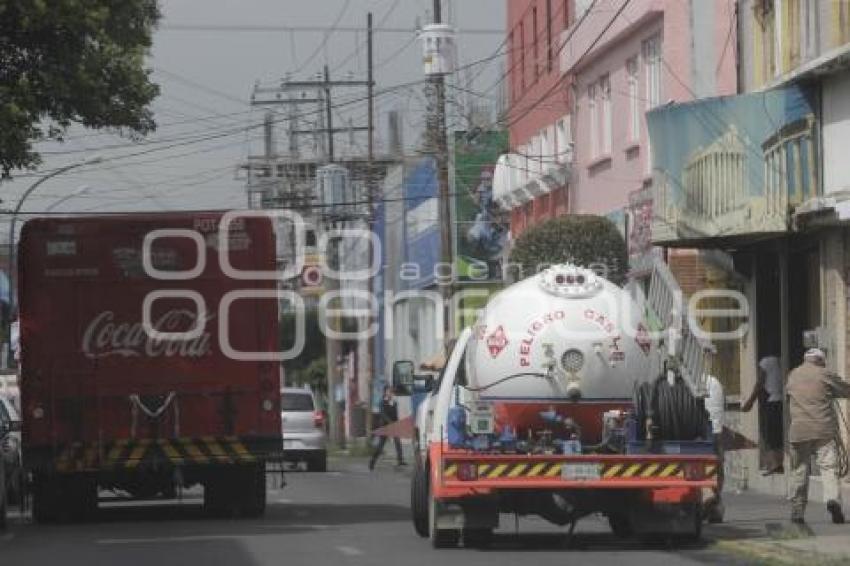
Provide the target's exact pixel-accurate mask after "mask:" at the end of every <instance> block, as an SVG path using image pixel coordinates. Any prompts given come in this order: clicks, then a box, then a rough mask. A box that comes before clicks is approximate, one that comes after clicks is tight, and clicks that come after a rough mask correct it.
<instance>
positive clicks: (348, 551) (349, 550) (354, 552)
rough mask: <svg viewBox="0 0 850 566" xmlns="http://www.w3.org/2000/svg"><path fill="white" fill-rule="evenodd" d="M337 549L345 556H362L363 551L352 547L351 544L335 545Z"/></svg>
mask: <svg viewBox="0 0 850 566" xmlns="http://www.w3.org/2000/svg"><path fill="white" fill-rule="evenodd" d="M336 549H337V550H338V551H340V552H341V553H343V554H345V555H346V556H362V555H363V551H362V550H360V549H359V548H354V547H353V546H338V547H336Z"/></svg>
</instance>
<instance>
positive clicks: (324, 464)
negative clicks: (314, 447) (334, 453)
mask: <svg viewBox="0 0 850 566" xmlns="http://www.w3.org/2000/svg"><path fill="white" fill-rule="evenodd" d="M307 471H308V472H327V471H328V453H327V452H325V451H324V450H321V451H319V453H318V454H316V455H315V456H309V457H308V458H307Z"/></svg>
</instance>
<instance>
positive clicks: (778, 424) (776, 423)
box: [741, 356, 785, 476]
mask: <svg viewBox="0 0 850 566" xmlns="http://www.w3.org/2000/svg"><path fill="white" fill-rule="evenodd" d="M756 400H758V402H759V406H760V407H761V414H760V416H759V429H760V433H761V434H760V435H761V440H762V442H763V443H764V446H765V448H766V452H765V466H764V468H763V469H762V474H763V475H765V476H768V475H770V474H781V473H784V472H785V469H784V467H783V463H782V461H783V458H784V452H785V450H784V447H783V444H784V435H783V429H784V426H785V425H784V423H783V418H782V369H781V368H780V366H779V358H778V357H777V356H765V357H763V358H762V359H761V360H759V367H758V378H757V379H756V384H755V386H754V387H753V391H752V393H750V397H749V398H748V399H747V400H746V401H745V402H744V404H743V405H741V410H742V411H744V412H745V413H746V412H749V411H750V409H752V408H753V403H755V401H756Z"/></svg>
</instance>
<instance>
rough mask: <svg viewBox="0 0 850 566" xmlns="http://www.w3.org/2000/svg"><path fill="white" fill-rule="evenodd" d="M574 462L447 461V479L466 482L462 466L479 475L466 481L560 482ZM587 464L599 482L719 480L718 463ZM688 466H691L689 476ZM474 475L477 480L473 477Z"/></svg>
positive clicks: (613, 462) (649, 461)
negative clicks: (593, 468)
mask: <svg viewBox="0 0 850 566" xmlns="http://www.w3.org/2000/svg"><path fill="white" fill-rule="evenodd" d="M569 463H573V462H569V461H555V462H553V461H534V460H529V461H497V462H486V463H482V462H479V463H475V462H474V461H470V460H463V461H454V460H446V461H445V462H444V464H443V479H444V480H447V481H454V480H460V479H462V478H461V477H460V474H459V473H458V470H459V467H460V466H467V467H468V466H475V473H474V474H470V473H469V471H468V470H467V473H466V474H465V475H466V476H467V477H466V478H465V479H466V480H477V481H481V480H485V481H486V480H496V481H505V480H507V481H510V480H515V481H529V482H533V481H535V480H560V479H561V478H562V476H563V472H564V466H565V465H567V464H569ZM574 463H581V464H584V465H591V466H593V465H596V466H597V471H598V476H599V477H598V481H602V482H604V481H618V480H627V481H639V480H662V481H663V480H686V479H699V480H701V481H706V480H715V479H716V477H717V463H716V461H699V460H698V461H670V460H663V461H652V460H644V461H629V460H622V461H607V462H606V461H600V462H593V461H586V460H582V461H579V462H574ZM686 466H689V467H690V468H689V470H688V473H687V474H686V469H685V468H686ZM470 475H472V476H473V477H469V476H470Z"/></svg>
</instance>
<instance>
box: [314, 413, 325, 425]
mask: <svg viewBox="0 0 850 566" xmlns="http://www.w3.org/2000/svg"><path fill="white" fill-rule="evenodd" d="M313 426H315V427H316V428H324V426H325V413H323V412H322V411H315V412H313Z"/></svg>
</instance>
